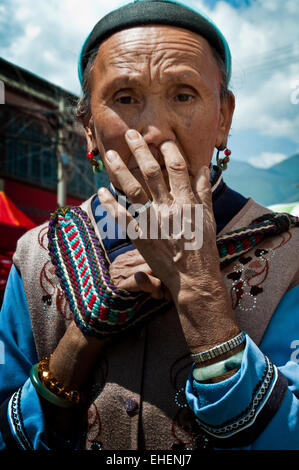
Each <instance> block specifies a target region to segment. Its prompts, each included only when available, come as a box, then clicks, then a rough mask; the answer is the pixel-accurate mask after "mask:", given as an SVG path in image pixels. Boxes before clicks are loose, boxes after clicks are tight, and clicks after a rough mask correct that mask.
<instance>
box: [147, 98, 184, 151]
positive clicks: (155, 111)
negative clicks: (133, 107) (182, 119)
mask: <svg viewBox="0 0 299 470" xmlns="http://www.w3.org/2000/svg"><path fill="white" fill-rule="evenodd" d="M138 127H139V129H138V130H139V132H140V133H141V135H142V136H143V138H144V140H145V141H146V143H147V144H148V145H151V146H155V147H157V148H159V147H160V145H161V144H162V143H163V142H165V141H167V140H172V141H175V140H176V137H175V132H174V130H173V123H172V122H171V119H170V115H169V112H166V110H164V109H163V107H161V106H155V107H154V106H153V105H148V106H146V107H145V109H144V110H143V113H142V116H140V120H139V126H138Z"/></svg>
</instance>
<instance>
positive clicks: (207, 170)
mask: <svg viewBox="0 0 299 470" xmlns="http://www.w3.org/2000/svg"><path fill="white" fill-rule="evenodd" d="M204 175H205V176H206V177H207V178H209V177H210V170H209V168H208V167H207V166H205V167H204Z"/></svg>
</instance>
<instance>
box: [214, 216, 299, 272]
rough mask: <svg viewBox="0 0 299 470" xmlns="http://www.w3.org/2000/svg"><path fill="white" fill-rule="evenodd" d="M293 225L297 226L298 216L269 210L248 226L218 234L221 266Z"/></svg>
mask: <svg viewBox="0 0 299 470" xmlns="http://www.w3.org/2000/svg"><path fill="white" fill-rule="evenodd" d="M293 227H299V218H298V217H295V216H293V215H290V214H287V213H282V212H281V213H275V212H271V213H270V214H265V215H262V216H261V217H258V218H257V219H255V220H253V221H252V222H251V224H249V225H248V227H242V228H240V229H237V230H234V231H231V232H228V233H225V234H224V235H220V236H218V237H217V247H218V251H219V256H220V264H221V267H222V268H223V267H224V266H226V265H227V264H229V263H231V262H232V261H234V260H236V259H238V258H239V257H240V256H242V255H243V254H245V253H247V251H249V250H251V248H253V247H254V246H256V245H257V244H258V243H261V242H262V241H263V240H264V239H265V238H267V237H271V236H275V235H279V234H280V233H283V232H286V231H287V230H290V229H291V228H293Z"/></svg>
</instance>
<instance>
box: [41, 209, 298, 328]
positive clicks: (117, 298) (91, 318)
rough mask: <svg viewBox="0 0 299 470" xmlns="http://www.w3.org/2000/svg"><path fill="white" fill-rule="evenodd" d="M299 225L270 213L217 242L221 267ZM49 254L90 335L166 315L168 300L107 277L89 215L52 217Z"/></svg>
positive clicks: (62, 212) (70, 212)
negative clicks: (131, 289)
mask: <svg viewBox="0 0 299 470" xmlns="http://www.w3.org/2000/svg"><path fill="white" fill-rule="evenodd" d="M295 226H299V221H298V218H296V217H293V216H291V215H289V214H281V213H280V214H275V213H271V214H266V215H264V216H262V217H259V218H258V219H256V220H254V221H253V222H252V223H251V224H250V225H249V226H248V227H243V228H241V229H238V230H235V231H232V232H229V233H226V234H224V235H221V236H218V237H217V246H218V251H219V255H220V267H221V268H223V267H224V266H226V265H227V264H228V263H231V262H232V261H234V260H235V259H237V258H239V257H240V256H241V255H243V254H244V253H246V252H247V251H249V250H250V249H251V248H253V247H254V246H256V245H257V244H258V243H260V242H261V241H262V240H264V238H266V237H268V236H273V235H277V234H279V233H282V232H284V231H286V230H289V229H290V228H292V227H295ZM48 240H49V244H48V247H49V253H50V257H51V260H52V263H53V265H54V267H55V270H56V274H57V276H58V278H59V280H60V284H61V287H62V289H63V291H64V293H65V296H66V299H67V301H68V303H69V306H70V309H71V311H72V313H73V316H74V320H75V322H76V324H77V326H78V327H79V328H80V329H81V330H82V331H83V332H84V333H86V334H92V335H95V336H100V337H105V336H111V335H115V334H120V333H122V332H124V331H126V330H127V329H128V328H129V327H132V326H134V325H136V324H138V323H140V322H141V321H143V320H145V319H146V318H148V317H149V315H150V314H154V313H159V312H163V311H165V309H166V307H167V306H170V303H169V302H168V301H166V300H165V301H161V300H156V299H153V298H152V297H150V295H149V294H146V293H144V292H128V291H126V290H123V289H118V288H117V287H116V286H115V285H114V283H113V281H112V280H111V278H110V275H109V262H108V260H107V259H106V255H105V252H104V250H103V249H102V247H101V242H100V241H99V239H98V238H97V236H96V233H95V231H94V228H93V226H92V224H91V221H90V219H89V218H88V215H87V214H86V212H84V211H83V210H82V209H81V208H80V207H76V206H67V207H64V208H60V209H57V211H55V212H54V214H52V216H51V218H50V222H49V229H48Z"/></svg>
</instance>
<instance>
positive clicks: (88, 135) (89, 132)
mask: <svg viewBox="0 0 299 470" xmlns="http://www.w3.org/2000/svg"><path fill="white" fill-rule="evenodd" d="M84 134H85V139H86V146H87V150H88V152H92V151H93V150H94V149H96V148H97V142H96V139H95V131H94V125H93V118H92V117H91V118H90V119H89V121H88V123H86V124H85V125H84Z"/></svg>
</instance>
